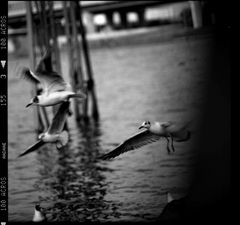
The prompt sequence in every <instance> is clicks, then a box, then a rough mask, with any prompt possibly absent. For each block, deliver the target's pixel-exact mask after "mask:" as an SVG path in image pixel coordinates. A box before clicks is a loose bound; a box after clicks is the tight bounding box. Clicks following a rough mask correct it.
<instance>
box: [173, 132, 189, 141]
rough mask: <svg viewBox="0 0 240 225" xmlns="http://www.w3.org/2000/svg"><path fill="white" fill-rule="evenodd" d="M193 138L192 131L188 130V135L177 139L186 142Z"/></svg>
mask: <svg viewBox="0 0 240 225" xmlns="http://www.w3.org/2000/svg"><path fill="white" fill-rule="evenodd" d="M190 138H191V132H190V131H189V130H188V131H187V134H186V137H184V138H182V139H178V140H176V141H177V142H184V141H188V140H189V139H190Z"/></svg>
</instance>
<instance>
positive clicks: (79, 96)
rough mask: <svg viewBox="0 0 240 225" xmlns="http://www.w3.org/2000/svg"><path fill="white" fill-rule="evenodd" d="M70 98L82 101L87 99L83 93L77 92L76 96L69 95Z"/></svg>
mask: <svg viewBox="0 0 240 225" xmlns="http://www.w3.org/2000/svg"><path fill="white" fill-rule="evenodd" d="M70 97H72V98H82V99H85V98H87V96H86V95H85V94H84V93H83V92H78V93H76V94H72V95H70Z"/></svg>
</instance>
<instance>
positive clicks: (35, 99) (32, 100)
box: [26, 96, 39, 108]
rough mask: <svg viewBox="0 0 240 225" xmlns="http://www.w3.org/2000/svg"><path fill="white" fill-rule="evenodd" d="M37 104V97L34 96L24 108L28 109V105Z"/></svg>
mask: <svg viewBox="0 0 240 225" xmlns="http://www.w3.org/2000/svg"><path fill="white" fill-rule="evenodd" d="M38 103H39V98H38V96H35V97H34V98H32V99H31V101H30V102H29V103H28V104H27V105H26V108H27V107H29V106H30V105H37V104H38Z"/></svg>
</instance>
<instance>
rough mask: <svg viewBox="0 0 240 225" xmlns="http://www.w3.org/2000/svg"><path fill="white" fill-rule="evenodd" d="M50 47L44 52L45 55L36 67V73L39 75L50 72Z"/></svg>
mask: <svg viewBox="0 0 240 225" xmlns="http://www.w3.org/2000/svg"><path fill="white" fill-rule="evenodd" d="M51 52H52V50H51V47H49V48H48V49H47V50H46V51H45V54H44V55H43V56H42V58H41V59H40V61H39V63H38V64H37V66H36V69H35V71H36V73H41V72H43V71H48V72H51V71H53V70H52V56H51Z"/></svg>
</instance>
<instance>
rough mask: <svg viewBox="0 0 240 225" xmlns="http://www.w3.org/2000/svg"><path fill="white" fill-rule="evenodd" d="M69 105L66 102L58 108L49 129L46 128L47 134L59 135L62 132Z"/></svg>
mask: <svg viewBox="0 0 240 225" xmlns="http://www.w3.org/2000/svg"><path fill="white" fill-rule="evenodd" d="M69 104H70V102H69V101H67V102H64V103H62V104H61V105H60V107H59V108H58V111H57V112H56V114H55V115H54V117H53V120H52V123H51V125H50V127H49V128H48V131H47V132H48V133H49V134H55V133H60V132H61V131H62V130H63V127H64V124H65V121H66V118H67V113H68V109H69Z"/></svg>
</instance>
